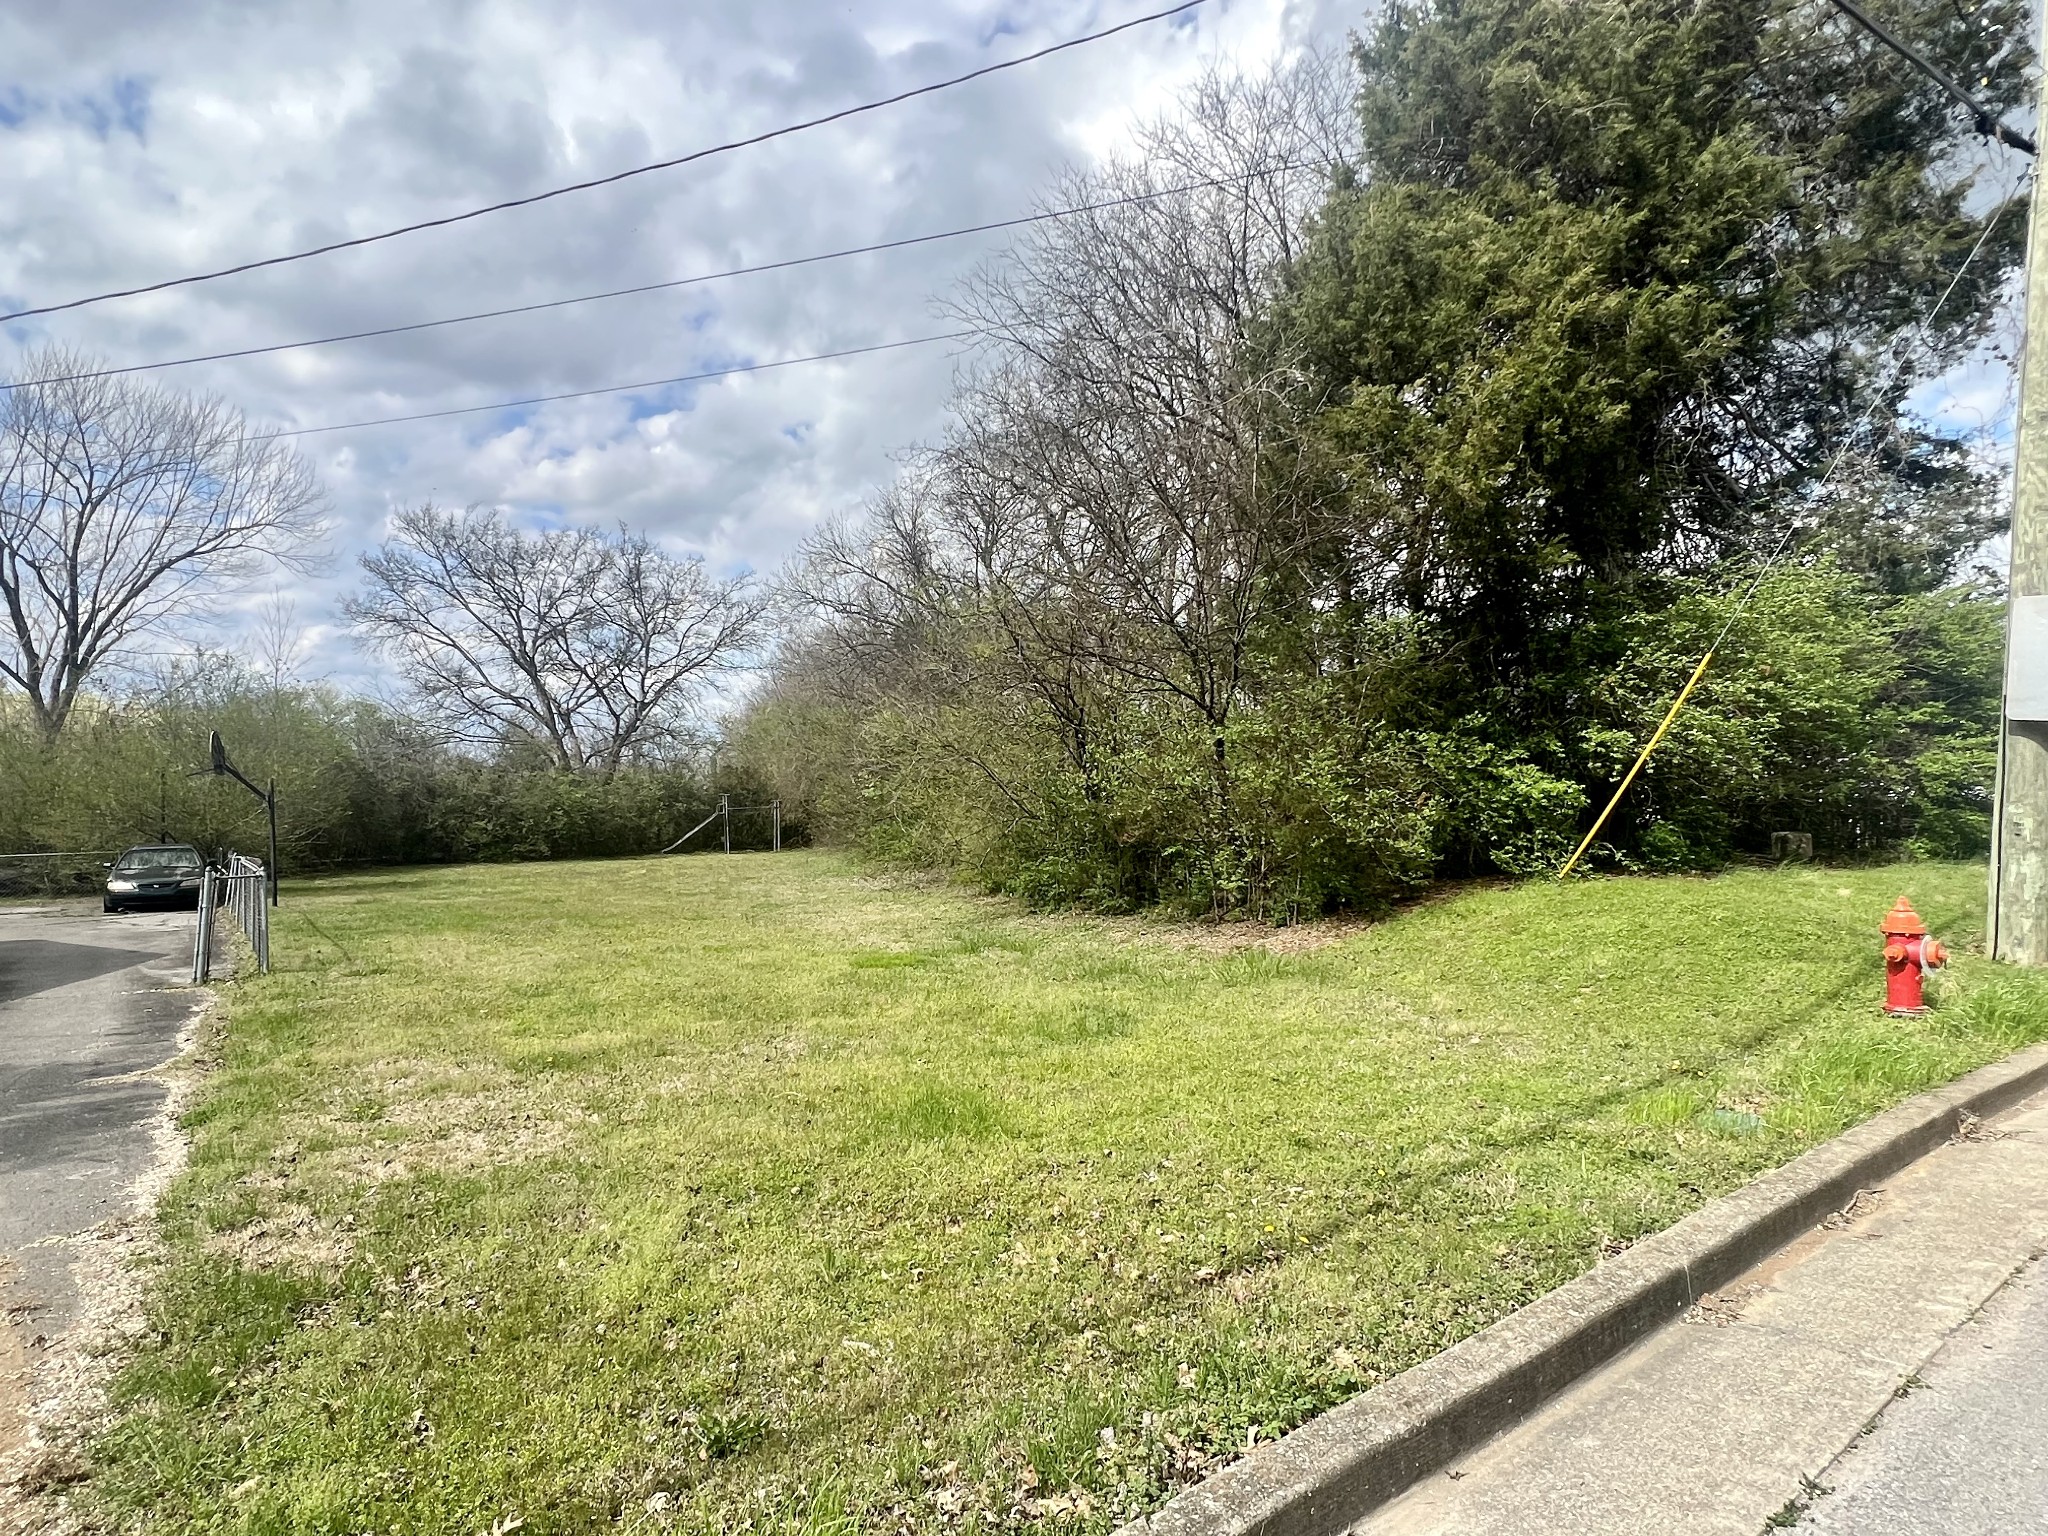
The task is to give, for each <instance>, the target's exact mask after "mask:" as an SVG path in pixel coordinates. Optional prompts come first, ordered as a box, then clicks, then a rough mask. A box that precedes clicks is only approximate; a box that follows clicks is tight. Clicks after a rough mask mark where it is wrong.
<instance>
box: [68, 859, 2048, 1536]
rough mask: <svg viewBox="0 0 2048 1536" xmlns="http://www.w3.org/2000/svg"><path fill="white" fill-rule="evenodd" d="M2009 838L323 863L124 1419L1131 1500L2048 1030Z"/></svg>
mask: <svg viewBox="0 0 2048 1536" xmlns="http://www.w3.org/2000/svg"><path fill="white" fill-rule="evenodd" d="M1982 886H1983V873H1982V871H1981V870H1980V869H1978V868H1974V867H1963V866H1915V867H1909V868H1894V869H1877V870H1860V871H1849V872H1844V871H1836V870H1816V869H1805V870H1798V871H1788V872H1782V873H1745V874H1734V875H1729V876H1726V877H1723V878H1720V879H1713V880H1697V879H1666V880H1611V881H1597V882H1587V883H1578V884H1571V885H1565V886H1558V885H1556V884H1554V883H1546V882H1537V883H1532V884H1529V885H1525V886H1522V887H1519V888H1515V889H1475V890H1471V891H1467V892H1464V893H1462V894H1458V895H1456V896H1452V897H1448V898H1446V899H1443V900H1440V901H1436V902H1433V903H1429V904H1426V905H1423V906H1421V907H1418V908H1416V909H1414V910H1412V911H1409V912H1407V913H1405V914H1404V915H1402V916H1400V917H1398V918H1397V919H1395V920H1393V921H1391V922H1389V923H1386V924H1384V925H1381V926H1380V927H1377V928H1375V929H1372V930H1370V931H1367V932H1364V933H1359V934H1356V935H1355V936H1352V937H1349V938H1347V939H1345V940H1344V941H1343V942H1342V943H1339V944H1334V945H1331V946H1328V947H1325V948H1322V949H1318V950H1314V951H1312V952H1306V953H1300V954H1288V955H1281V954H1272V953H1266V952H1264V951H1262V950H1248V951H1242V952H1238V953H1219V952H1216V951H1215V950H1214V948H1213V947H1212V948H1202V947H1199V946H1197V945H1195V944H1194V943H1192V942H1191V940H1190V935H1191V934H1193V933H1194V932H1195V930H1188V929H1178V928H1174V927H1171V926H1167V925H1164V924H1158V925H1153V924H1146V923H1143V922H1139V921H1135V920H1128V919H1125V920H1095V919H1087V918H1072V917H1047V916H1032V915H1028V914H1025V913H1022V912H1020V911H1018V910H1016V909H1014V908H1012V907H1011V906H1009V905H1007V904H1005V903H1003V902H1000V901H995V900H989V899H982V898H977V897H973V896H968V895H964V894H961V893H959V892H957V891H951V890H946V889H941V888H933V887H925V886H917V885H913V884H893V883H889V882H885V881H877V880H874V879H870V878H864V877H863V876H862V875H861V874H860V872H859V870H858V869H857V868H856V867H855V866H853V865H852V864H850V863H847V862H844V861H842V860H839V859H837V858H834V857H831V856H828V855H823V854H808V853H800V854H785V855H782V856H780V857H765V856H748V857H734V858H730V859H724V858H718V857H700V858H690V859H673V860H666V861H659V862H655V861H648V862H633V863H609V864H562V865H528V866H521V867H505V868H464V869H450V870H438V871H431V872H427V871H402V872H392V873H382V874H373V875H362V876H351V877H348V878H338V879H330V880H325V881H322V882H319V883H318V884H317V885H314V886H312V887H310V888H301V889H298V890H292V891H289V892H288V893H287V905H286V906H285V907H284V908H283V910H282V912H281V913H280V914H279V923H278V932H277V939H276V953H277V958H278V969H277V971H276V973H275V974H273V975H271V976H270V977H268V978H259V979H251V980H249V981H246V982H243V983H240V984H237V985H235V986H233V987H232V988H231V989H230V992H229V1008H228V1016H229V1027H228V1029H227V1032H226V1035H225V1039H224V1042H223V1043H222V1044H221V1046H220V1060H219V1062H218V1064H217V1067H216V1070H215V1073H214V1075H213V1077H212V1079H211V1082H210V1085H209V1086H208V1087H207V1088H206V1090H205V1091H204V1093H203V1096H202V1097H201V1098H200V1100H199V1101H198V1103H197V1107H196V1108H195V1109H194V1110H193V1111H192V1112H191V1114H190V1116H189V1126H190V1129H191V1132H192V1135H193V1137H194V1148H193V1159H192V1167H191V1169H190V1171H189V1172H188V1173H187V1174H186V1175H185V1176H184V1177H183V1178H182V1179H181V1180H180V1181H179V1182H178V1183H177V1184H176V1186H175V1187H174V1188H173V1190H172V1193H171V1194H170V1196H169V1197H168V1199H167V1200H166V1202H165V1203H164V1205H163V1207H162V1220H163V1224H164V1228H165V1231H166V1234H167V1238H168V1257H167V1259H166V1260H165V1262H164V1264H163V1266H162V1268H161V1270H160V1272H158V1273H157V1274H155V1275H154V1276H153V1277H152V1290H151V1297H152V1299H151V1303H150V1305H151V1315H152V1321H153V1324H154V1329H155V1332H154V1334H153V1336H152V1338H151V1340H150V1341H149V1343H148V1344H147V1345H146V1346H145V1347H144V1349H143V1350H142V1352H141V1353H140V1354H139V1355H138V1356H137V1358H135V1359H134V1360H133V1361H132V1362H131V1363H130V1364H129V1365H128V1367H127V1368H126V1370H125V1373H124V1374H123V1375H122V1377H121V1378H120V1382H119V1388H118V1394H117V1399H118V1403H119V1406H120V1413H119V1416H118V1418H117V1419H116V1421H115V1423H114V1425H113V1426H112V1428H111V1429H110V1430H109V1431H108V1433H107V1434H106V1436H105V1438H104V1440H103V1442H102V1444H101V1446H100V1450H99V1455H98V1462H97V1475H96V1479H95V1482H94V1484H93V1488H94V1494H95V1497H97V1498H98V1499H99V1500H100V1501H101V1503H102V1505H103V1506H104V1508H103V1513H106V1514H108V1515H109V1516H110V1517H114V1518H119V1519H122V1520H125V1521H128V1522H130V1523H132V1524H133V1525H134V1526H135V1527H138V1528H140V1529H143V1530H147V1531H161V1532H173V1531H175V1532H179V1533H187V1532H250V1533H254V1532H265V1533H269V1532H278V1533H283V1532H292V1533H301V1532H304V1533H312V1532H320V1533H334V1536H343V1533H353V1532H360V1531H376V1532H420V1533H428V1532H432V1533H443V1532H450V1533H463V1532H483V1531H487V1530H490V1529H492V1528H493V1526H494V1525H496V1526H497V1527H498V1528H499V1529H501V1530H502V1529H505V1528H507V1527H508V1525H509V1522H511V1521H513V1520H515V1519H516V1520H519V1521H523V1522H524V1525H523V1529H524V1530H525V1531H526V1532H530V1533H542V1532H569V1531H596V1530H613V1529H629V1530H636V1529H668V1528H676V1529H687V1530H696V1529H718V1530H739V1529H755V1530H792V1531H796V1530H802V1531H819V1532H824V1531H848V1532H851V1531H857V1530H874V1531H884V1530H898V1529H904V1528H908V1529H911V1530H915V1531H941V1530H944V1531H955V1530H977V1529H979V1530H987V1529H990V1528H992V1527H994V1526H996V1525H998V1524H1000V1523H1001V1522H1003V1521H1005V1520H1007V1519H1009V1518H1011V1517H1012V1516H1013V1515H1014V1516H1015V1517H1016V1518H1017V1519H1020V1520H1026V1521H1039V1522H1044V1523H1047V1524H1048V1525H1049V1526H1051V1527H1053V1528H1067V1527H1073V1528H1079V1529H1089V1530H1101V1529H1103V1528H1106V1527H1108V1526H1109V1525H1111V1524H1113V1523H1115V1522H1116V1521H1117V1520H1119V1519H1121V1518H1124V1517H1126V1516H1129V1515H1131V1514H1133V1513H1136V1512H1138V1511H1139V1510H1141V1509H1143V1508H1147V1507H1150V1506H1151V1505H1153V1504H1156V1503H1157V1502H1158V1501H1159V1500H1160V1499H1162V1498H1163V1497H1164V1496H1165V1495H1166V1494H1167V1493H1168V1492H1169V1491H1171V1489H1172V1488H1173V1487H1174V1486H1177V1485H1178V1484H1180V1483H1182V1482H1185V1481H1187V1480H1189V1479H1191V1478H1193V1477H1195V1476H1198V1475H1200V1474H1201V1473H1202V1472H1203V1471H1204V1470H1205V1469H1207V1468H1209V1467H1211V1466H1213V1465H1214V1464H1216V1463H1217V1462H1218V1461H1220V1460H1222V1459H1227V1458H1228V1457H1230V1456H1231V1455H1234V1454H1236V1453H1238V1452H1240V1451H1241V1450H1242V1449H1243V1448H1244V1446H1245V1445H1246V1444H1247V1443H1248V1442H1250V1441H1252V1440H1254V1439H1265V1438H1268V1437H1270V1436H1272V1435H1275V1434H1278V1433H1280V1432H1281V1431H1283V1430H1285V1429H1287V1428H1289V1427H1291V1426H1292V1425H1294V1424H1297V1423H1299V1422H1300V1421H1301V1420H1303V1419H1304V1418H1306V1417H1307V1416H1309V1415H1311V1414H1313V1413H1315V1412H1316V1411H1318V1410H1320V1409H1322V1408H1324V1407H1327V1406H1328V1405H1330V1404H1332V1403H1335V1402H1337V1401H1338V1400H1340V1399H1341V1398H1343V1397H1345V1396H1347V1395H1348V1394H1350V1393H1352V1392H1355V1391H1357V1390H1359V1389H1360V1388H1362V1387H1365V1386H1368V1385H1370V1384H1371V1383H1373V1382H1376V1381H1380V1380H1382V1379H1384V1378H1385V1377H1387V1376H1389V1375H1391V1374H1392V1373H1394V1372H1396V1371H1399V1370H1401V1369H1403V1368H1404V1367H1406V1366H1409V1365H1412V1364H1414V1363H1415V1362H1417V1361H1418V1360H1421V1359H1423V1358H1425V1357H1427V1356H1428V1355H1430V1354H1432V1353H1434V1352H1435V1351H1437V1350H1440V1349H1442V1348H1443V1347H1444V1346H1445V1345H1447V1344H1449V1343H1451V1342H1452V1341H1454V1340H1456V1339H1458V1338H1460V1337H1462V1336H1464V1335H1465V1334H1468V1333H1470V1332H1472V1331H1473V1330H1475V1329H1477V1328H1480V1327H1482V1326H1484V1325H1485V1324H1487V1323H1488V1322H1491V1321H1492V1320H1493V1319H1495V1318H1497V1317H1499V1316H1501V1315H1502V1314H1503V1313H1505V1312H1507V1311H1509V1310H1511V1309H1512V1308H1514V1307H1517V1306H1520V1305H1522V1304H1523V1303H1525V1302H1527V1301H1529V1300H1530V1299H1532V1298H1533V1297H1535V1296H1537V1295H1539V1294H1540V1293H1542V1292H1543V1291H1545V1290H1547V1289H1549V1288H1551V1287H1553V1286H1555V1285H1557V1284H1558V1283H1560V1282H1561V1281H1563V1280H1565V1279H1568V1278H1569V1277H1570V1276H1572V1275H1573V1274H1575V1273H1577V1272H1579V1271H1580V1270H1583V1269H1584V1268H1585V1267H1587V1266H1588V1265H1589V1264H1591V1263H1593V1262H1594V1261H1595V1260H1596V1259H1597V1258H1598V1257H1599V1256H1600V1254H1601V1253H1602V1251H1603V1249H1609V1248H1612V1247H1613V1246H1615V1245H1618V1244H1623V1243H1626V1242H1628V1241H1630V1240H1632V1239H1634V1238H1636V1237H1638V1236H1640V1235H1642V1234H1644V1233H1648V1232H1651V1231H1654V1230H1656V1229H1658V1228H1661V1227H1663V1226H1665V1225H1667V1224H1668V1223H1670V1222H1671V1221H1672V1220H1674V1219H1675V1218H1677V1217H1678V1216H1681V1215H1683V1214H1684V1213H1685V1212H1686V1211H1688V1210H1691V1209H1693V1208H1694V1207H1696V1206H1698V1205H1699V1204H1700V1203H1701V1202H1702V1201H1704V1200H1706V1199H1708V1198H1710V1197H1712V1196H1714V1195H1716V1194H1719V1193H1721V1192H1723V1191H1725V1190H1728V1189H1730V1188H1732V1187H1733V1186H1735V1185H1736V1184H1739V1183H1740V1182H1742V1181H1743V1180H1744V1179H1746V1178H1748V1177H1749V1176H1750V1175H1752V1174H1754V1173H1755V1172H1757V1171H1758V1170H1760V1169H1762V1168H1765V1167H1767V1166H1770V1165H1772V1164H1774V1163H1777V1162H1780V1161H1782V1160H1783V1159H1785V1158H1787V1157H1790V1156H1793V1155H1795V1154H1797V1153H1798V1152H1799V1151H1800V1150H1801V1149H1802V1148H1804V1147H1807V1146H1810V1145H1812V1144H1813V1143H1814V1142H1816V1141H1817V1140H1820V1139H1822V1138H1824V1137H1827V1136H1829V1135H1831V1134H1833V1133H1835V1132H1836V1131H1839V1130H1840V1129H1842V1128H1843V1127H1845V1126H1848V1125H1850V1124H1852V1123H1853V1122H1855V1121H1857V1120H1860V1119H1862V1118H1864V1117H1866V1116H1867V1115H1869V1114H1871V1113H1872V1112H1873V1111H1875V1110H1877V1109H1879V1108H1881V1107H1883V1106H1884V1105H1886V1104H1889V1103H1891V1102H1893V1101H1895V1100H1897V1099H1898V1098H1900V1097H1902V1096H1904V1095H1906V1094H1908V1093H1911V1092H1913V1091H1914V1090H1916V1089H1919V1088H1923V1087H1926V1086H1928V1085H1931V1084H1934V1083H1938V1082H1942V1081H1944V1080H1946V1079H1949V1078H1951V1077H1953V1076H1955V1075H1956V1074H1958V1073H1960V1072H1963V1071H1965V1070H1967V1069H1969V1068H1971V1067H1974V1066H1976V1065H1978V1064H1980V1063H1982V1062H1985V1061H1988V1060H1991V1059H1994V1058H1996V1057H1998V1056H2000V1055H2002V1054H2004V1053H2005V1052H2007V1051H2009V1050H2012V1049H2014V1048H2015V1047H2017V1046H2020V1045H2022V1044H2025V1043H2027V1042H2029V1041H2031V1040H2034V1039H2037V1038H2042V1037H2044V1036H2048V991H2044V987H2043V983H2042V981H2041V979H2039V978H2036V977H2033V976H2023V975H2019V974H2016V973H2008V972H2005V971H2003V970H2002V969H2001V968H1997V967H1993V966H1992V965H1990V964H1989V963H1988V962H1986V961H1984V960H1982V959H1981V958H1976V957H1970V956H1965V957H1964V958H1963V959H1962V960H1961V961H1960V963H1959V964H1958V965H1957V966H1956V967H1955V969H1954V970H1953V971H1952V972H1950V973H1949V974H1948V975H1947V976H1946V977H1945V978H1943V979H1941V981H1940V991H1941V993H1942V999H1941V1000H1942V1003H1943V1006H1942V1007H1941V1009H1940V1010H1939V1011H1938V1012H1937V1013H1936V1014H1935V1015H1934V1016H1932V1017H1931V1018H1928V1019H1924V1020H1912V1021H1900V1020H1889V1019H1886V1018H1885V1017H1884V1016H1883V1014H1882V1013H1881V1012H1880V1010H1879V1006H1878V1004H1879V1000H1880V998H1881V995H1882V981H1881V976H1880V961H1879V941H1878V937H1877V931H1876V925H1877V920H1878V918H1879V917H1880V916H1881V915H1882V914H1883V913H1884V911H1885V910H1886V908H1887V907H1889V905H1890V904H1891V901H1892V899H1893V898H1894V897H1896V896H1897V895H1898V894H1899V892H1900V891H1901V890H1902V889H1903V890H1906V891H1909V892H1910V893H1911V894H1912V895H1913V897H1914V899H1915V900H1916V901H1917V902H1918V903H1919V904H1920V908H1921V911H1922V912H1923V913H1924V914H1925V915H1926V916H1927V917H1928V919H1929V920H1930V922H1931V923H1932V925H1933V926H1934V927H1935V929H1936V931H1937V932H1938V933H1940V934H1941V935H1942V936H1943V937H1944V938H1946V939H1948V940H1949V941H1950V942H1951V943H1958V942H1960V943H1963V944H1967V943H1969V942H1971V941H1972V940H1973V939H1974V938H1975V936H1976V933H1977V929H1978V914H1979V911H1980V909H1981V904H1982V894H1981V893H1982Z"/></svg>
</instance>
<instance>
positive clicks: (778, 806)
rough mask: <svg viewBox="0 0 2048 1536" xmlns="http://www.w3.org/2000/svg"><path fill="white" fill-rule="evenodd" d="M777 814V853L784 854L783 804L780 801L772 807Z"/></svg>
mask: <svg viewBox="0 0 2048 1536" xmlns="http://www.w3.org/2000/svg"><path fill="white" fill-rule="evenodd" d="M770 809H771V810H773V811H774V812H775V851H776V852H777V853H780V852H782V802H781V801H780V800H779V799H778V800H777V801H776V802H775V804H774V805H773V806H771V807H770Z"/></svg>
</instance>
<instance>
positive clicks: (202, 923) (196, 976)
mask: <svg viewBox="0 0 2048 1536" xmlns="http://www.w3.org/2000/svg"><path fill="white" fill-rule="evenodd" d="M194 916H195V917H196V918H197V919H198V920H197V921H196V922H195V923H194V924H193V925H192V928H193V933H192V984H193V985H194V986H197V985H198V984H199V983H200V982H202V981H205V980H206V979H207V978H208V977H209V976H210V975H211V974H212V969H213V866H212V865H211V864H209V865H207V866H206V867H205V868H204V869H202V870H200V872H199V910H198V912H196V913H195V914H194Z"/></svg>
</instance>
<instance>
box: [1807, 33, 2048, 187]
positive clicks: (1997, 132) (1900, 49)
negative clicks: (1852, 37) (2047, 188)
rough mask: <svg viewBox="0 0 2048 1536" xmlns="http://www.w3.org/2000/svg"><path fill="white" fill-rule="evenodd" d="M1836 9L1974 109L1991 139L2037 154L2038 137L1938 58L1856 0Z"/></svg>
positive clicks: (1976, 124)
mask: <svg viewBox="0 0 2048 1536" xmlns="http://www.w3.org/2000/svg"><path fill="white" fill-rule="evenodd" d="M1834 6H1835V9H1836V10H1838V11H1840V12H1841V13H1842V14H1843V15H1844V16H1846V17H1848V18H1849V19H1850V20H1851V21H1853V22H1855V23H1856V25H1857V26H1859V27H1861V28H1863V29H1864V30H1865V31H1866V32H1868V33H1869V34H1870V35H1871V36H1872V37H1874V38H1876V39H1877V40H1878V41H1879V42H1880V43H1883V44H1884V45H1885V47H1887V48H1889V49H1891V51H1892V52H1893V53H1896V54H1897V55H1898V56H1899V57H1900V58H1902V59H1904V60H1905V61H1906V62H1907V63H1908V64H1910V65H1912V66H1913V67H1914V68H1915V69H1917V70H1919V71H1920V73H1921V74H1923V75H1925V76H1926V77H1927V78H1928V79H1929V80H1932V81H1933V82H1934V83H1935V84H1936V85H1938V86H1940V87H1941V88H1942V89H1943V90H1944V91H1946V92H1948V94H1949V95H1951V96H1953V97H1954V98H1955V99H1956V100H1957V101H1959V102H1961V103H1962V104H1963V105H1964V106H1966V107H1968V108H1969V109H1970V117H1971V124H1972V126H1973V127H1975V129H1976V130H1977V132H1979V133H1981V134H1983V135H1984V137H1985V138H1987V139H1996V140H1997V141H1998V142H1999V143H2001V144H2010V145H2011V146H2012V147H2013V148H2014V149H2017V150H2020V151H2023V152H2024V153H2026V154H2029V155H2032V154H2036V153H2037V151H2036V150H2035V147H2034V141H2033V140H2032V139H2030V138H2028V137H2027V135H2025V134H2024V133H2021V132H2020V131H2019V129H2017V128H2008V127H2007V126H2006V125H2005V123H2004V121H2003V120H2002V119H2001V118H2000V117H1999V115H1998V114H1997V113H1996V112H1993V111H1992V110H1991V109H1990V108H1989V107H1987V106H1985V105H1984V103H1983V102H1981V101H1979V100H1978V99H1977V98H1976V97H1974V96H1972V95H1971V94H1970V93H1969V92H1968V91H1966V90H1964V89H1963V88H1962V87H1961V86H1960V85H1958V84H1956V82H1955V81H1954V80H1952V79H1951V78H1949V76H1948V75H1947V74H1946V73H1944V72H1943V71H1942V70H1941V69H1939V68H1938V67H1936V65H1935V63H1934V61H1933V60H1932V59H1930V58H1928V57H1927V55H1926V54H1924V53H1922V52H1921V51H1920V50H1919V49H1918V48H1915V47H1914V46H1913V45H1912V44H1911V43H1909V42H1907V41H1906V40H1905V39H1904V38H1902V37H1900V36H1899V35H1898V34H1897V33H1895V32H1893V31H1892V30H1891V29H1890V28H1889V27H1887V26H1885V24H1884V23H1883V22H1881V21H1879V20H1878V19H1877V18H1876V17H1875V16H1872V15H1871V14H1870V12H1868V11H1866V10H1864V9H1863V7H1862V6H1860V5H1858V4H1857V3H1856V0H1834Z"/></svg>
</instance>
